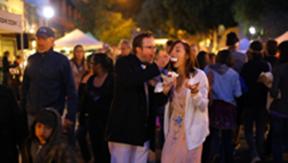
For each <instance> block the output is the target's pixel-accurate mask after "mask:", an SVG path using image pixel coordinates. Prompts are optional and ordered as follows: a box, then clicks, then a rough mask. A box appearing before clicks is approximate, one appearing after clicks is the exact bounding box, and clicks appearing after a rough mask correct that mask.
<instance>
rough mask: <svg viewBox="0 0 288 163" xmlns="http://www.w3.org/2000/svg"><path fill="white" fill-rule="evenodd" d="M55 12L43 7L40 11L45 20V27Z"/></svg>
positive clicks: (48, 7)
mask: <svg viewBox="0 0 288 163" xmlns="http://www.w3.org/2000/svg"><path fill="white" fill-rule="evenodd" d="M54 14H55V12H54V9H53V8H52V7H51V6H45V7H43V10H42V15H43V16H44V18H45V25H46V26H48V20H49V19H51V18H52V17H53V16H54Z"/></svg>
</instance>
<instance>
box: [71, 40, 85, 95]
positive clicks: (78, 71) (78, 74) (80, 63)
mask: <svg viewBox="0 0 288 163" xmlns="http://www.w3.org/2000/svg"><path fill="white" fill-rule="evenodd" d="M70 64H71V68H72V73H73V77H74V82H75V88H76V90H77V91H78V89H79V85H80V80H81V78H82V77H83V75H84V73H85V72H86V71H87V65H86V62H85V51H84V48H83V46H82V45H80V44H79V45H75V46H74V49H73V58H72V59H71V60H70Z"/></svg>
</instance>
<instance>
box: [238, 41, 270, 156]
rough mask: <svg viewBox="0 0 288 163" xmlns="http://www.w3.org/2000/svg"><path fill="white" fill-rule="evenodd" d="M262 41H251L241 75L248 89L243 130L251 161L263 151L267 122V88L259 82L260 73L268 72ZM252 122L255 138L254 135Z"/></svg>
mask: <svg viewBox="0 0 288 163" xmlns="http://www.w3.org/2000/svg"><path fill="white" fill-rule="evenodd" d="M262 48H263V46H262V43H261V42H260V41H253V42H252V43H251V44H250V48H249V50H248V53H249V58H250V60H249V61H248V62H247V63H245V64H244V65H243V68H242V71H241V76H242V77H243V79H244V81H245V83H246V84H247V87H248V90H247V92H246V93H245V94H244V97H243V98H244V104H243V105H244V106H243V107H244V110H243V112H244V113H243V114H244V117H245V119H244V130H245V138H246V141H247V144H248V146H249V150H250V155H251V157H252V161H259V160H260V159H261V157H262V156H263V152H264V131H265V128H266V124H267V109H266V103H267V93H268V88H267V87H266V86H265V84H264V83H263V82H261V81H260V80H259V79H260V74H261V73H265V72H269V65H268V63H267V62H266V61H265V60H264V58H263V53H262ZM254 123H255V128H256V134H255V135H256V138H255V137H254V132H253V131H254Z"/></svg>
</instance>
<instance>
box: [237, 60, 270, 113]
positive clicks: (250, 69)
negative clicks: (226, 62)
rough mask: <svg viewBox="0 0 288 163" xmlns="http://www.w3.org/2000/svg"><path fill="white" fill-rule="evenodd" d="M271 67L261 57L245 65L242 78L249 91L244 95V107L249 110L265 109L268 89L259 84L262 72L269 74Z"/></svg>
mask: <svg viewBox="0 0 288 163" xmlns="http://www.w3.org/2000/svg"><path fill="white" fill-rule="evenodd" d="M268 71H269V66H268V63H267V62H266V61H264V60H263V59H262V58H260V57H255V58H254V59H251V60H250V61H248V62H247V63H245V64H244V65H243V68H242V71H241V76H242V77H243V79H244V81H245V83H246V85H247V87H248V91H247V93H246V94H244V103H245V104H244V105H245V106H246V107H249V108H251V107H252V108H261V109H263V108H265V107H266V102H267V93H268V88H267V87H266V86H265V85H264V84H263V83H260V82H258V78H259V75H260V74H261V72H268Z"/></svg>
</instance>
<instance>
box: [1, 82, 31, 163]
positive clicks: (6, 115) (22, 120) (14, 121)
mask: <svg viewBox="0 0 288 163" xmlns="http://www.w3.org/2000/svg"><path fill="white" fill-rule="evenodd" d="M0 106H1V109H0V144H1V145H0V151H1V152H0V158H1V162H7V163H8V162H9V163H18V157H19V155H18V154H19V149H20V146H21V145H22V143H23V142H24V140H25V138H26V136H27V134H28V126H27V121H26V115H25V112H24V110H22V109H20V108H19V107H18V104H17V101H16V98H15V97H14V96H13V93H12V91H11V90H10V89H9V88H7V87H5V86H2V85H0Z"/></svg>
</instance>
